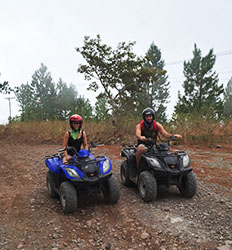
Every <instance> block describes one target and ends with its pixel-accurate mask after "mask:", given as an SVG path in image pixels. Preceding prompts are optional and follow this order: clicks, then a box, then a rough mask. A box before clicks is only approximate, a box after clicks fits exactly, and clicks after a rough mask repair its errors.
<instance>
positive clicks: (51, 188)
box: [46, 171, 59, 198]
mask: <svg viewBox="0 0 232 250" xmlns="http://www.w3.org/2000/svg"><path fill="white" fill-rule="evenodd" d="M46 183H47V190H48V194H49V195H50V196H51V197H52V198H58V197H59V195H58V193H57V192H56V191H55V187H56V186H55V185H56V184H55V183H56V176H55V174H54V173H53V172H51V171H48V172H47V176H46Z"/></svg>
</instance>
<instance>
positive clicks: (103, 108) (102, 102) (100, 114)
mask: <svg viewBox="0 0 232 250" xmlns="http://www.w3.org/2000/svg"><path fill="white" fill-rule="evenodd" d="M109 117H110V114H109V111H108V107H107V99H106V97H105V96H103V97H101V96H98V97H97V101H96V103H95V118H96V120H100V121H102V120H105V119H107V118H109Z"/></svg>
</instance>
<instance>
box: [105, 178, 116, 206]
mask: <svg viewBox="0 0 232 250" xmlns="http://www.w3.org/2000/svg"><path fill="white" fill-rule="evenodd" d="M102 192H103V195H104V198H105V201H106V202H107V203H108V204H113V203H116V202H117V201H118V200H119V198H120V191H119V185H118V181H117V179H116V177H115V176H114V175H111V176H110V177H109V178H108V179H107V181H106V182H105V183H104V184H103V189H102Z"/></svg>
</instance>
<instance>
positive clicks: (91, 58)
mask: <svg viewBox="0 0 232 250" xmlns="http://www.w3.org/2000/svg"><path fill="white" fill-rule="evenodd" d="M134 45H135V42H129V43H128V44H126V43H125V42H121V43H119V44H118V46H117V48H116V49H115V50H113V49H112V48H111V47H110V46H107V45H106V44H102V41H101V38H100V35H97V38H96V39H90V38H89V37H87V36H86V37H85V38H84V46H83V47H82V48H77V49H76V50H77V52H79V53H80V54H81V55H82V56H83V57H84V59H85V60H86V64H83V65H80V66H79V68H78V72H79V73H82V74H84V76H85V79H86V80H88V81H91V83H90V85H89V88H88V89H89V90H93V91H95V92H96V91H97V90H99V89H100V90H101V93H100V95H99V98H103V97H104V98H106V100H107V105H108V107H109V111H110V112H111V114H112V115H113V119H116V120H117V118H118V115H119V114H122V113H123V112H128V111H130V112H132V113H133V112H135V111H136V103H135V102H134V99H133V97H134V96H135V93H137V92H138V91H140V88H141V85H140V84H139V83H141V82H150V81H154V80H155V77H156V75H157V71H156V69H155V68H152V69H148V68H147V67H144V64H145V62H146V61H147V60H146V58H140V57H136V55H135V54H134V53H133V52H132V49H133V46H134ZM100 86H101V88H100ZM125 104H126V105H125Z"/></svg>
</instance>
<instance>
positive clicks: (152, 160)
mask: <svg viewBox="0 0 232 250" xmlns="http://www.w3.org/2000/svg"><path fill="white" fill-rule="evenodd" d="M149 161H150V163H151V165H152V166H154V167H157V168H161V165H160V163H159V161H158V160H156V159H155V158H149Z"/></svg>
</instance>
